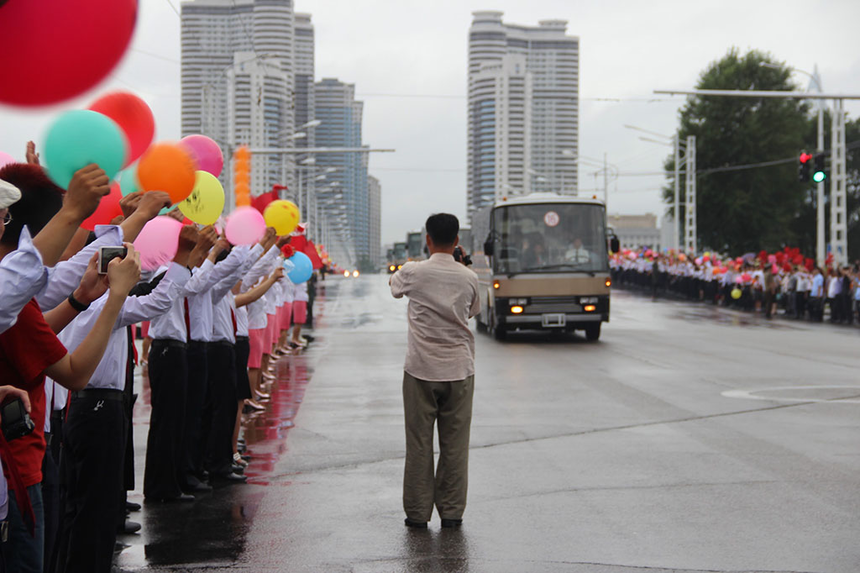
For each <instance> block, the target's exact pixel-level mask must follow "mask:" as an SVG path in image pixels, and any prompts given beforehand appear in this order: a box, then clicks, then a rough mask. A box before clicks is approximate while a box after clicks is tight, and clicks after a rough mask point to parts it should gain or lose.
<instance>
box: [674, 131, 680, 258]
mask: <svg viewBox="0 0 860 573" xmlns="http://www.w3.org/2000/svg"><path fill="white" fill-rule="evenodd" d="M678 138H679V135H678V132H675V135H673V136H672V144H673V145H674V146H675V213H674V215H673V216H672V219H674V220H673V221H672V222H673V223H674V224H675V237H674V238H675V244H674V247H675V251H680V250H681V142H680V141H679V140H678Z"/></svg>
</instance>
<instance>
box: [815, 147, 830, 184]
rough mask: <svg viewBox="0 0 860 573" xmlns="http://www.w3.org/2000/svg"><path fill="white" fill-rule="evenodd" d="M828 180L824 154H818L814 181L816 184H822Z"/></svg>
mask: <svg viewBox="0 0 860 573" xmlns="http://www.w3.org/2000/svg"><path fill="white" fill-rule="evenodd" d="M825 179H827V173H825V172H824V154H823V153H818V154H817V155H816V156H815V169H814V170H813V172H812V180H813V181H815V182H816V183H821V182H822V181H824V180H825Z"/></svg>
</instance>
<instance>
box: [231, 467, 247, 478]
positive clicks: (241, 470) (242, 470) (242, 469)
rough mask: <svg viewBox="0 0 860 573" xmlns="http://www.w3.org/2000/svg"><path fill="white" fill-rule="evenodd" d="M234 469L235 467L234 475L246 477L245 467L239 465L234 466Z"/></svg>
mask: <svg viewBox="0 0 860 573" xmlns="http://www.w3.org/2000/svg"><path fill="white" fill-rule="evenodd" d="M232 467H233V473H234V474H239V475H240V476H241V475H245V466H242V465H239V464H233V466H232Z"/></svg>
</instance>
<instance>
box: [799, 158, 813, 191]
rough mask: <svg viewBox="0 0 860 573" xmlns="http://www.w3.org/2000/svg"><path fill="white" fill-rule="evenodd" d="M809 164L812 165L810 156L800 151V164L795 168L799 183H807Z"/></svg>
mask: <svg viewBox="0 0 860 573" xmlns="http://www.w3.org/2000/svg"><path fill="white" fill-rule="evenodd" d="M810 163H812V155H811V154H809V153H807V152H805V151H802V152H801V153H800V163H799V164H798V166H797V179H798V180H799V181H800V182H801V183H806V182H807V181H809V168H810Z"/></svg>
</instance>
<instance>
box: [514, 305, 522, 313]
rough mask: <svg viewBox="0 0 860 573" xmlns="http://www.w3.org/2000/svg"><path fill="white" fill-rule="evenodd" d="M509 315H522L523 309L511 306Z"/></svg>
mask: <svg viewBox="0 0 860 573" xmlns="http://www.w3.org/2000/svg"><path fill="white" fill-rule="evenodd" d="M511 313H512V314H522V313H523V307H521V306H512V307H511Z"/></svg>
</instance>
